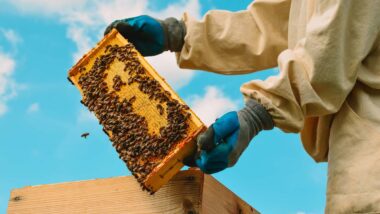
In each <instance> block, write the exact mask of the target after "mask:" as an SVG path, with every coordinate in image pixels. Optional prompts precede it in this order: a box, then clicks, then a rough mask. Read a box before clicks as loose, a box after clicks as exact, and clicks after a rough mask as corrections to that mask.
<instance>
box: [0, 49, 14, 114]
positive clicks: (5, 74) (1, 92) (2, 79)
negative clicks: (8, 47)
mask: <svg viewBox="0 0 380 214" xmlns="http://www.w3.org/2000/svg"><path fill="white" fill-rule="evenodd" d="M15 66H16V62H15V60H14V59H13V58H11V57H10V56H9V55H7V54H5V53H3V52H0V116H1V115H3V114H5V113H6V111H7V109H8V107H7V105H6V103H7V101H8V100H9V99H11V98H13V97H14V96H16V95H17V91H16V89H17V85H16V83H15V81H14V80H13V79H12V73H13V72H14V69H15Z"/></svg>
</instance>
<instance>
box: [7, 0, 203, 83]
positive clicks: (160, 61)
mask: <svg viewBox="0 0 380 214" xmlns="http://www.w3.org/2000/svg"><path fill="white" fill-rule="evenodd" d="M8 1H10V0H8ZM10 2H11V4H12V5H14V6H15V7H16V8H17V9H19V10H21V11H24V12H28V13H31V14H35V15H36V14H37V15H45V16H46V15H47V16H52V15H54V16H52V17H58V19H59V20H60V21H61V22H62V23H64V24H65V25H67V37H68V38H69V39H71V40H72V41H73V42H74V43H75V45H76V47H77V51H76V52H75V53H73V61H74V62H73V63H75V62H77V60H78V59H79V58H80V57H81V56H82V55H83V54H85V53H86V52H87V51H89V50H90V48H91V47H93V46H94V45H95V44H96V42H97V41H99V40H100V39H101V37H102V36H103V31H104V29H105V27H106V26H107V25H108V24H109V23H111V22H112V21H113V20H115V19H122V18H126V17H133V16H138V15H142V14H148V15H151V16H153V17H157V18H161V19H163V18H167V17H177V18H180V17H181V15H182V13H183V12H185V11H187V12H188V13H190V14H192V15H193V16H195V17H200V4H199V0H187V1H185V0H181V1H178V2H176V3H173V4H170V5H168V6H167V7H166V8H164V9H163V10H160V11H153V10H151V9H150V8H149V6H148V5H149V1H148V0H99V1H90V0H55V1H51V0H12V1H10ZM148 61H149V62H151V63H152V64H153V66H154V68H155V69H156V70H157V71H158V72H159V73H160V74H161V75H162V76H163V77H164V78H165V79H167V80H168V82H169V84H171V85H173V86H174V88H177V89H178V88H180V87H182V86H184V85H186V84H188V83H189V81H190V80H191V79H192V77H193V76H194V75H193V73H192V72H190V71H181V70H180V69H179V68H178V66H177V63H176V60H175V56H174V54H173V53H165V54H163V55H160V56H155V57H150V58H149V59H148Z"/></svg>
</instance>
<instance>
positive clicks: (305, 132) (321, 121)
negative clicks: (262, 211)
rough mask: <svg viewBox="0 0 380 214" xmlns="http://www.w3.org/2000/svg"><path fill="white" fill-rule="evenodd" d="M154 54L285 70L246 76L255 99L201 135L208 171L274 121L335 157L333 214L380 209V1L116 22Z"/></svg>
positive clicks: (258, 4)
mask: <svg viewBox="0 0 380 214" xmlns="http://www.w3.org/2000/svg"><path fill="white" fill-rule="evenodd" d="M112 28H116V29H118V30H119V32H120V33H121V34H123V35H124V36H125V37H127V38H128V39H129V40H130V41H131V42H133V43H134V44H135V46H136V48H137V49H138V50H139V51H140V52H141V53H142V54H143V55H145V56H152V55H157V54H160V53H162V52H163V51H167V50H170V51H173V52H176V54H177V61H178V64H179V66H180V67H181V68H190V69H201V70H207V71H211V72H217V73H221V74H244V73H250V72H255V71H259V70H263V69H267V68H272V67H276V66H278V68H279V71H280V72H279V74H278V75H277V76H273V77H269V78H268V79H266V80H265V81H261V80H252V81H250V82H247V83H245V84H243V85H242V87H241V92H242V93H243V95H244V97H245V101H246V106H245V108H243V109H242V110H240V111H237V112H229V113H227V114H225V115H224V116H222V117H220V118H219V119H218V120H217V121H216V122H215V123H214V124H212V125H211V126H210V127H209V128H208V130H207V131H206V132H205V133H203V134H202V135H201V136H200V137H199V138H198V146H199V148H201V149H202V152H201V154H200V156H197V158H196V160H195V163H196V164H197V166H198V167H199V168H200V169H201V170H203V171H204V172H206V173H215V172H218V171H221V170H223V169H225V168H227V167H231V166H233V165H234V164H235V163H236V161H237V160H238V158H239V156H240V155H241V153H242V152H243V151H244V150H245V148H246V147H247V146H248V144H249V142H250V141H251V140H252V138H253V137H254V136H255V135H257V134H258V133H259V132H260V131H261V130H269V129H272V128H273V127H274V126H276V127H278V128H280V129H281V130H283V131H284V132H293V133H298V132H300V133H301V139H302V143H303V145H304V148H305V150H306V151H307V152H308V153H309V154H310V156H311V157H313V158H314V160H315V161H316V162H325V161H327V162H328V163H329V167H328V186H327V204H326V210H325V211H326V213H380V1H379V0H362V1H359V0H325V1H318V0H308V1H304V0H293V1H291V0H256V1H255V2H253V3H252V4H251V5H250V6H249V7H248V9H247V10H245V11H239V12H228V11H216V10H214V11H209V12H208V13H207V14H206V15H205V16H204V17H203V19H202V20H201V21H198V20H195V19H194V18H192V17H191V16H189V15H188V14H186V13H185V14H184V16H183V18H182V20H177V19H175V18H168V19H165V20H157V19H154V18H151V17H149V16H138V17H134V18H128V19H124V20H117V21H114V22H113V23H112V24H111V25H110V26H109V27H108V28H107V29H106V33H107V32H109V31H110V30H111V29H112Z"/></svg>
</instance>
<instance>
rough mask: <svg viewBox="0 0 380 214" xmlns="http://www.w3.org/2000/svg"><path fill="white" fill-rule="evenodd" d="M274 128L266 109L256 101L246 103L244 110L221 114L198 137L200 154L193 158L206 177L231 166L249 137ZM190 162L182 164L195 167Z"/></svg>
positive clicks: (248, 140)
mask: <svg viewBox="0 0 380 214" xmlns="http://www.w3.org/2000/svg"><path fill="white" fill-rule="evenodd" d="M273 126H274V125H273V120H272V117H271V116H270V114H269V113H268V112H267V110H266V109H265V108H264V107H263V106H262V105H261V104H259V103H258V102H256V101H255V100H252V99H250V100H248V101H247V102H246V107H245V108H243V109H242V110H240V111H238V112H236V111H232V112H229V113H227V114H225V115H223V116H222V117H220V118H219V119H217V120H216V121H215V123H214V124H212V125H211V126H210V127H209V128H208V129H207V130H206V131H205V132H204V133H202V134H200V135H199V136H198V139H197V145H198V149H200V154H198V157H195V164H196V166H198V167H199V168H200V169H201V170H202V171H203V172H205V173H207V174H212V173H216V172H219V171H222V170H223V169H225V168H227V167H231V166H233V165H234V164H235V163H236V162H237V160H238V159H239V157H240V155H241V153H242V152H243V151H244V150H245V149H246V148H247V146H248V144H249V142H250V141H251V140H252V138H253V137H254V136H255V135H257V134H258V133H259V132H260V131H261V130H269V129H272V128H273ZM186 161H187V163H186ZM190 162H191V159H187V160H185V164H187V165H194V164H191V163H190ZM193 163H194V161H193Z"/></svg>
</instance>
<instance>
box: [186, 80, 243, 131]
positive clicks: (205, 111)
mask: <svg viewBox="0 0 380 214" xmlns="http://www.w3.org/2000/svg"><path fill="white" fill-rule="evenodd" d="M189 101H190V102H189V103H190V106H191V108H192V109H193V111H194V112H195V113H196V114H197V115H198V116H199V117H200V119H201V120H202V121H203V122H204V123H205V124H206V125H211V124H212V123H213V122H214V121H215V120H216V119H217V118H218V117H220V116H222V115H223V114H224V113H227V112H228V111H233V110H237V107H238V101H234V100H232V99H230V98H228V97H226V96H225V94H224V93H223V91H222V90H220V89H219V88H217V87H215V86H208V87H206V93H205V94H204V95H203V96H198V95H196V96H193V97H190V99H189Z"/></svg>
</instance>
